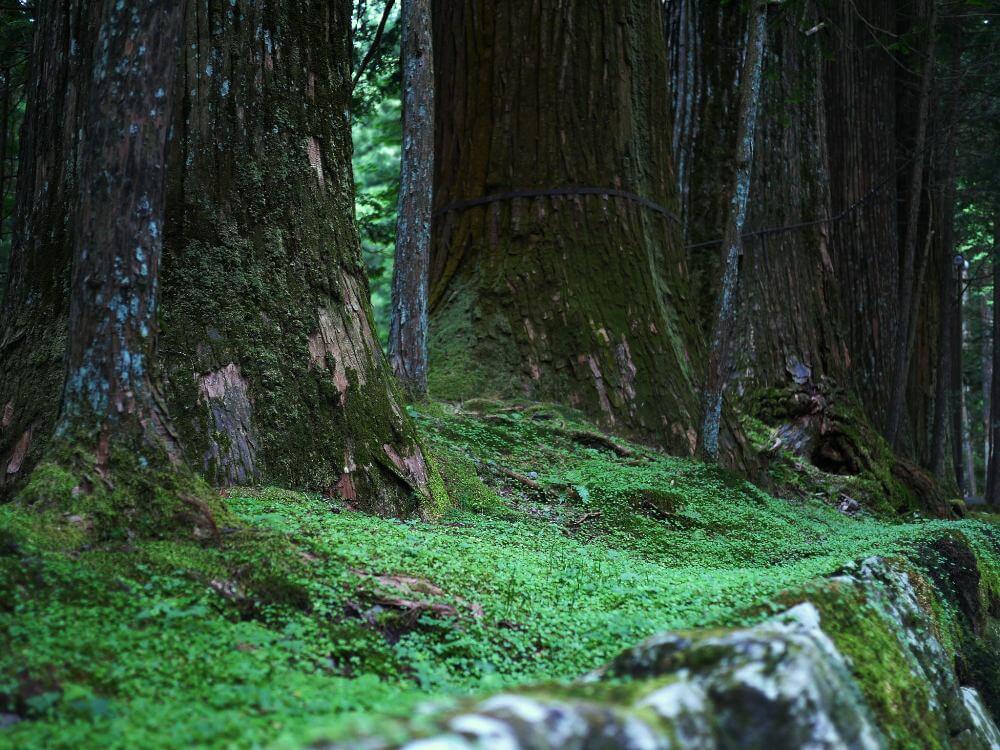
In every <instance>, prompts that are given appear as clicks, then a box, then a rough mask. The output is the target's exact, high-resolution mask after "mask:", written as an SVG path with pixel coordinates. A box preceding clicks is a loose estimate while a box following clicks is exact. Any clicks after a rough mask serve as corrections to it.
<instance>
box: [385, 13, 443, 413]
mask: <svg viewBox="0 0 1000 750" xmlns="http://www.w3.org/2000/svg"><path fill="white" fill-rule="evenodd" d="M400 22H401V23H402V25H403V39H402V63H401V67H402V73H403V153H402V168H401V173H400V180H399V210H398V212H397V219H396V258H395V264H394V266H393V272H392V317H391V319H390V326H389V362H390V363H391V364H392V370H393V373H395V375H396V378H397V379H398V380H399V382H400V383H401V384H402V386H403V387H404V388H405V389H406V390H407V391H408V392H409V394H410V395H411V396H412V397H415V398H421V397H423V396H425V395H427V274H428V269H429V266H430V244H431V204H432V200H433V187H434V57H433V54H432V38H433V37H432V26H431V0H403V6H402V12H401V15H400Z"/></svg>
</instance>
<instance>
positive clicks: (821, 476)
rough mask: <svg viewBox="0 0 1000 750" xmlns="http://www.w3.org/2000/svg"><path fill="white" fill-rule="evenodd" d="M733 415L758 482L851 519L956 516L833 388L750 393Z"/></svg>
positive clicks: (934, 485) (828, 384)
mask: <svg viewBox="0 0 1000 750" xmlns="http://www.w3.org/2000/svg"><path fill="white" fill-rule="evenodd" d="M739 409H740V412H741V415H742V417H741V419H742V422H743V427H744V431H745V433H746V434H747V435H748V436H749V438H750V440H751V442H752V443H753V445H754V447H755V448H756V450H757V452H758V455H759V457H760V462H761V465H762V469H763V471H762V475H761V476H760V479H761V480H762V481H763V482H764V483H765V484H766V485H767V486H769V487H771V488H772V489H774V490H775V491H777V492H781V493H784V494H788V493H791V494H796V495H800V496H802V495H810V496H821V497H824V498H825V499H826V500H828V501H829V502H831V503H834V504H836V505H839V506H841V507H842V509H843V510H844V511H845V512H850V513H855V512H858V511H861V510H862V509H866V510H869V511H873V512H876V513H881V514H889V515H897V514H904V513H908V512H912V511H920V512H922V513H926V514H928V515H932V516H937V517H940V518H950V517H954V516H955V515H956V513H957V512H960V510H959V511H956V509H955V507H953V505H952V504H951V503H949V502H948V501H947V495H946V493H945V488H943V487H941V486H940V485H939V483H938V482H937V481H936V480H935V479H934V478H933V477H932V476H931V475H930V474H928V473H927V472H925V471H923V470H922V469H921V468H920V467H918V466H916V465H915V464H913V463H912V462H910V461H907V460H905V459H903V458H900V457H899V456H897V455H896V454H894V453H893V451H892V449H891V448H890V447H889V445H888V444H887V443H886V442H885V440H884V439H883V438H882V436H881V435H880V434H879V433H878V431H877V430H876V429H875V428H874V427H873V426H872V424H871V421H870V420H869V419H868V417H867V416H866V415H865V414H864V412H863V411H862V410H861V409H860V408H859V407H858V406H857V405H856V403H855V401H854V399H853V398H852V397H851V396H850V395H849V394H847V393H845V392H844V391H842V390H840V389H839V388H837V387H836V385H835V384H833V383H832V381H829V380H826V379H824V380H823V381H822V382H820V383H813V382H812V381H807V382H804V383H801V384H798V385H791V386H787V387H785V388H773V389H769V390H763V391H756V392H751V393H748V394H745V395H744V397H743V399H742V401H741V403H740V406H739Z"/></svg>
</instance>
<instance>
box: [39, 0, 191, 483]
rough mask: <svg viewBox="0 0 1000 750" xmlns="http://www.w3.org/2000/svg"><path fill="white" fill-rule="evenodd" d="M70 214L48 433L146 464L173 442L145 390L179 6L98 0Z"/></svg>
mask: <svg viewBox="0 0 1000 750" xmlns="http://www.w3.org/2000/svg"><path fill="white" fill-rule="evenodd" d="M97 5H98V6H99V8H98V12H99V13H100V25H99V30H98V34H97V40H96V41H97V47H98V49H100V50H101V56H100V58H99V59H96V60H95V61H94V64H93V73H92V76H91V82H90V86H91V88H90V90H89V92H88V97H87V105H86V111H85V114H84V119H83V128H82V134H81V135H82V138H81V140H82V141H83V147H82V156H81V159H80V167H79V169H80V171H79V175H78V183H77V186H76V201H75V203H76V206H75V211H74V221H73V227H72V229H73V238H72V244H73V270H72V281H71V284H70V310H69V328H68V338H69V345H68V351H67V357H66V381H65V384H64V387H63V397H62V404H61V411H60V416H59V424H58V431H57V435H59V436H60V437H65V438H66V439H68V440H72V441H73V443H74V448H76V449H79V448H83V449H85V450H93V451H95V452H96V453H97V463H98V466H102V465H106V463H107V462H108V460H109V455H108V451H110V450H113V449H114V446H115V444H116V443H121V442H122V441H127V442H125V443H124V444H125V445H129V446H130V447H134V444H133V437H134V436H140V444H141V447H139V448H137V449H138V450H139V451H140V453H142V454H145V453H146V452H147V451H151V452H152V453H153V454H155V455H153V456H147V455H143V456H142V457H143V458H145V459H146V461H147V462H148V463H154V460H156V459H160V458H161V455H160V454H165V457H167V458H168V459H169V460H170V462H172V463H176V462H178V461H179V458H180V452H179V447H178V445H177V443H176V441H175V439H174V436H173V435H172V432H171V430H170V428H169V425H168V423H167V418H166V414H165V412H164V410H163V408H162V401H161V400H159V399H158V398H157V394H156V393H154V389H153V380H152V377H151V373H150V365H151V363H152V361H153V356H152V355H153V352H154V342H155V333H156V314H157V309H156V308H157V302H158V296H159V294H158V288H157V286H158V283H159V279H158V276H159V266H160V256H161V253H162V249H163V224H164V206H165V203H166V170H167V142H168V133H169V130H170V125H171V118H172V115H173V103H174V95H173V80H174V73H175V71H176V69H177V65H176V55H177V43H178V41H179V38H180V29H181V24H182V21H183V3H176V2H174V1H173V0H137V1H136V2H134V3H133V4H132V6H131V7H129V8H128V9H126V8H125V5H124V4H123V3H120V2H115V0H102V2H99V3H97Z"/></svg>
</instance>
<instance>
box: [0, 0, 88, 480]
mask: <svg viewBox="0 0 1000 750" xmlns="http://www.w3.org/2000/svg"><path fill="white" fill-rule="evenodd" d="M37 10H38V13H37V17H36V21H35V25H36V31H35V39H34V45H33V48H32V54H31V71H30V74H29V82H28V87H27V92H26V98H27V111H26V114H25V125H24V129H23V137H22V139H21V153H20V156H19V163H20V169H19V171H18V181H17V189H16V210H15V216H14V225H13V226H14V233H13V247H12V252H11V262H10V272H9V275H8V283H7V293H6V296H5V298H4V306H3V321H2V323H3V336H2V340H0V357H2V360H0V399H2V401H3V417H2V421H0V425H2V428H0V484H2V486H3V489H4V494H5V495H6V494H9V492H10V490H11V488H12V487H15V486H17V485H18V484H20V481H21V480H22V479H23V478H24V477H26V476H27V475H28V474H30V471H31V469H32V467H33V466H34V465H35V464H36V463H37V461H38V459H39V457H40V456H41V455H42V454H43V453H44V450H45V447H46V445H47V444H48V441H49V439H50V437H51V435H52V430H53V428H54V426H55V419H56V415H57V412H58V409H59V395H60V394H61V393H62V385H63V380H64V377H63V376H64V371H63V354H64V351H65V344H66V326H67V317H68V312H69V304H68V303H69V299H68V296H67V294H66V289H67V287H68V285H69V269H70V258H71V257H72V234H71V232H70V231H69V221H70V217H72V215H73V209H74V203H75V192H74V185H75V180H76V175H75V169H76V165H77V164H78V163H79V153H80V148H81V144H80V142H79V141H78V139H77V132H78V130H79V129H80V127H81V126H82V120H83V118H82V111H83V108H84V107H85V105H86V102H87V97H86V93H87V87H88V84H89V72H90V56H91V53H92V51H93V49H94V38H95V35H96V21H95V17H94V13H92V12H91V11H90V9H88V8H87V7H85V6H84V4H82V3H79V2H76V3H70V2H65V3H58V2H44V3H41V4H39V6H38V9H37Z"/></svg>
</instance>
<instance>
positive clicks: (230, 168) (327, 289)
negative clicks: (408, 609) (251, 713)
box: [161, 0, 429, 514]
mask: <svg viewBox="0 0 1000 750" xmlns="http://www.w3.org/2000/svg"><path fill="white" fill-rule="evenodd" d="M190 2H191V7H190V9H189V13H188V15H187V23H186V29H185V34H184V40H183V43H182V49H183V50H184V60H183V69H182V70H183V73H182V76H181V80H180V81H179V82H178V90H179V92H180V93H181V94H182V96H183V106H182V108H181V109H180V111H179V117H178V118H177V121H176V124H175V127H176V132H177V138H178V147H177V148H176V149H175V150H174V152H173V155H172V174H173V176H174V177H173V179H172V184H171V192H170V196H169V202H168V215H167V218H168V232H167V250H166V254H165V257H164V268H163V334H162V345H161V357H162V360H163V363H164V371H165V376H166V378H165V379H166V394H167V397H168V402H169V404H170V406H171V409H172V411H173V413H174V414H175V415H176V416H177V427H178V431H179V433H180V436H181V439H182V442H183V444H184V446H185V449H186V450H187V452H188V456H189V460H191V461H192V462H194V463H197V464H198V465H199V467H200V468H201V469H202V470H203V471H204V473H205V474H206V476H207V477H208V478H209V479H211V480H212V481H214V482H216V483H219V484H234V483H245V482H258V481H264V482H274V483H280V484H285V485H292V486H298V487H307V488H312V489H317V490H323V491H326V492H330V493H334V492H336V493H338V494H339V495H340V496H341V497H343V498H344V499H345V500H346V501H347V502H349V503H352V504H356V505H358V506H361V507H363V508H366V509H370V510H374V511H377V512H381V513H391V514H408V513H410V512H413V511H414V510H415V509H416V508H417V505H418V503H419V502H420V501H421V500H423V499H426V498H427V497H429V489H428V487H429V482H428V466H427V464H426V462H425V460H424V456H423V454H422V452H421V448H420V445H419V444H418V440H417V436H416V433H415V429H414V426H413V424H412V422H411V420H410V419H409V417H408V416H407V414H406V413H405V411H404V410H403V408H402V406H401V403H400V399H399V396H398V393H397V392H396V389H395V387H394V385H393V383H392V377H391V375H390V373H389V371H388V367H387V366H386V363H385V360H384V357H383V355H382V352H381V350H380V348H379V345H378V341H377V339H376V337H375V335H374V331H373V323H372V315H371V307H370V303H369V296H368V284H367V280H366V277H365V272H364V268H363V266H362V264H361V258H360V251H359V244H358V236H357V230H356V227H355V225H354V222H353V219H352V217H353V210H354V209H353V198H354V194H353V187H352V185H353V181H352V177H351V160H350V155H351V136H350V130H349V125H348V120H347V110H348V105H349V97H350V87H351V81H350V71H349V67H348V64H349V47H348V44H349V40H348V35H349V28H350V3H349V2H348V0H333V1H329V0H309V1H308V2H288V1H284V0H282V1H279V0H268V1H267V2H258V3H239V4H236V3H221V4H220V3H215V2H209V0H190Z"/></svg>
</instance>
